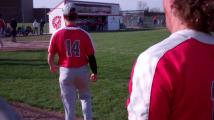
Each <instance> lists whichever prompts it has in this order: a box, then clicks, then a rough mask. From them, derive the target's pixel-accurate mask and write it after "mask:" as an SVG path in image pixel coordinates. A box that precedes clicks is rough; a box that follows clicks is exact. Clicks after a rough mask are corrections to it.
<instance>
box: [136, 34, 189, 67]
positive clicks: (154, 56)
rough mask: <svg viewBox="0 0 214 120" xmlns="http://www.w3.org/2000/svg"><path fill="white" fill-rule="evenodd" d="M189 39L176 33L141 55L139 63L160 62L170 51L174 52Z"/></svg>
mask: <svg viewBox="0 0 214 120" xmlns="http://www.w3.org/2000/svg"><path fill="white" fill-rule="evenodd" d="M186 40H187V38H185V37H183V36H180V35H178V34H176V33H174V34H172V35H170V36H169V37H168V38H166V39H164V40H163V41H161V42H159V43H157V44H155V45H153V46H151V47H150V48H148V49H147V50H145V51H144V52H143V53H141V54H140V55H139V57H138V59H137V62H146V63H151V62H149V61H158V60H159V59H160V58H161V57H163V56H164V55H165V54H166V53H167V52H168V51H170V50H172V49H173V48H175V47H176V46H178V45H179V44H181V43H182V42H184V41H186Z"/></svg>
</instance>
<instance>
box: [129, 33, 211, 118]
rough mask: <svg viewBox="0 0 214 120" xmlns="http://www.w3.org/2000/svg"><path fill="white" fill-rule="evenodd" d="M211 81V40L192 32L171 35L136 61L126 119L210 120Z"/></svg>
mask: <svg viewBox="0 0 214 120" xmlns="http://www.w3.org/2000/svg"><path fill="white" fill-rule="evenodd" d="M212 82H214V37H213V36H209V35H207V34H204V33H201V32H197V31H193V30H183V31H178V32H176V33H173V34H172V35H171V36H170V37H169V38H167V39H166V40H164V41H162V42H160V43H159V44H157V45H154V46H153V47H151V48H149V49H148V50H146V51H145V52H144V53H142V54H141V55H140V56H139V58H138V59H137V62H136V64H135V66H134V68H133V71H132V75H131V80H130V86H129V88H130V89H129V91H130V98H129V100H128V114H129V120H147V119H148V120H211V119H212V113H213V108H212V106H213V102H212V96H211V94H213V93H214V88H212ZM212 92H213V93H212Z"/></svg>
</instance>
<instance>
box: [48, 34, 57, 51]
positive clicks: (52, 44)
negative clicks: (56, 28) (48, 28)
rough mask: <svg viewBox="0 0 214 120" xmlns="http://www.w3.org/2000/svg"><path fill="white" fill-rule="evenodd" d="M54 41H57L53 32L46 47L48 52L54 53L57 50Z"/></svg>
mask: <svg viewBox="0 0 214 120" xmlns="http://www.w3.org/2000/svg"><path fill="white" fill-rule="evenodd" d="M56 41H57V37H56V35H55V34H53V35H52V37H51V40H50V45H49V48H48V52H49V53H51V54H55V53H56V52H57V44H56Z"/></svg>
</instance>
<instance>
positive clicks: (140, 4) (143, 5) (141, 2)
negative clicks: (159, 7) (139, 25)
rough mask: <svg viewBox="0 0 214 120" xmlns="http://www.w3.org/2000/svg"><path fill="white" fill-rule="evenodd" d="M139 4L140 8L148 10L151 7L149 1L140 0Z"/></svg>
mask: <svg viewBox="0 0 214 120" xmlns="http://www.w3.org/2000/svg"><path fill="white" fill-rule="evenodd" d="M137 6H138V8H137V9H138V10H146V9H148V8H149V7H148V5H147V3H146V2H145V1H143V0H139V1H138V3H137Z"/></svg>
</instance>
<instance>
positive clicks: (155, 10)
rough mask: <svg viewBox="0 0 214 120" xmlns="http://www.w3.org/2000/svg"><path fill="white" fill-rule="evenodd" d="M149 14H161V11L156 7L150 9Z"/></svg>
mask: <svg viewBox="0 0 214 120" xmlns="http://www.w3.org/2000/svg"><path fill="white" fill-rule="evenodd" d="M149 12H157V13H159V12H161V9H160V8H158V7H154V8H150V9H149Z"/></svg>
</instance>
